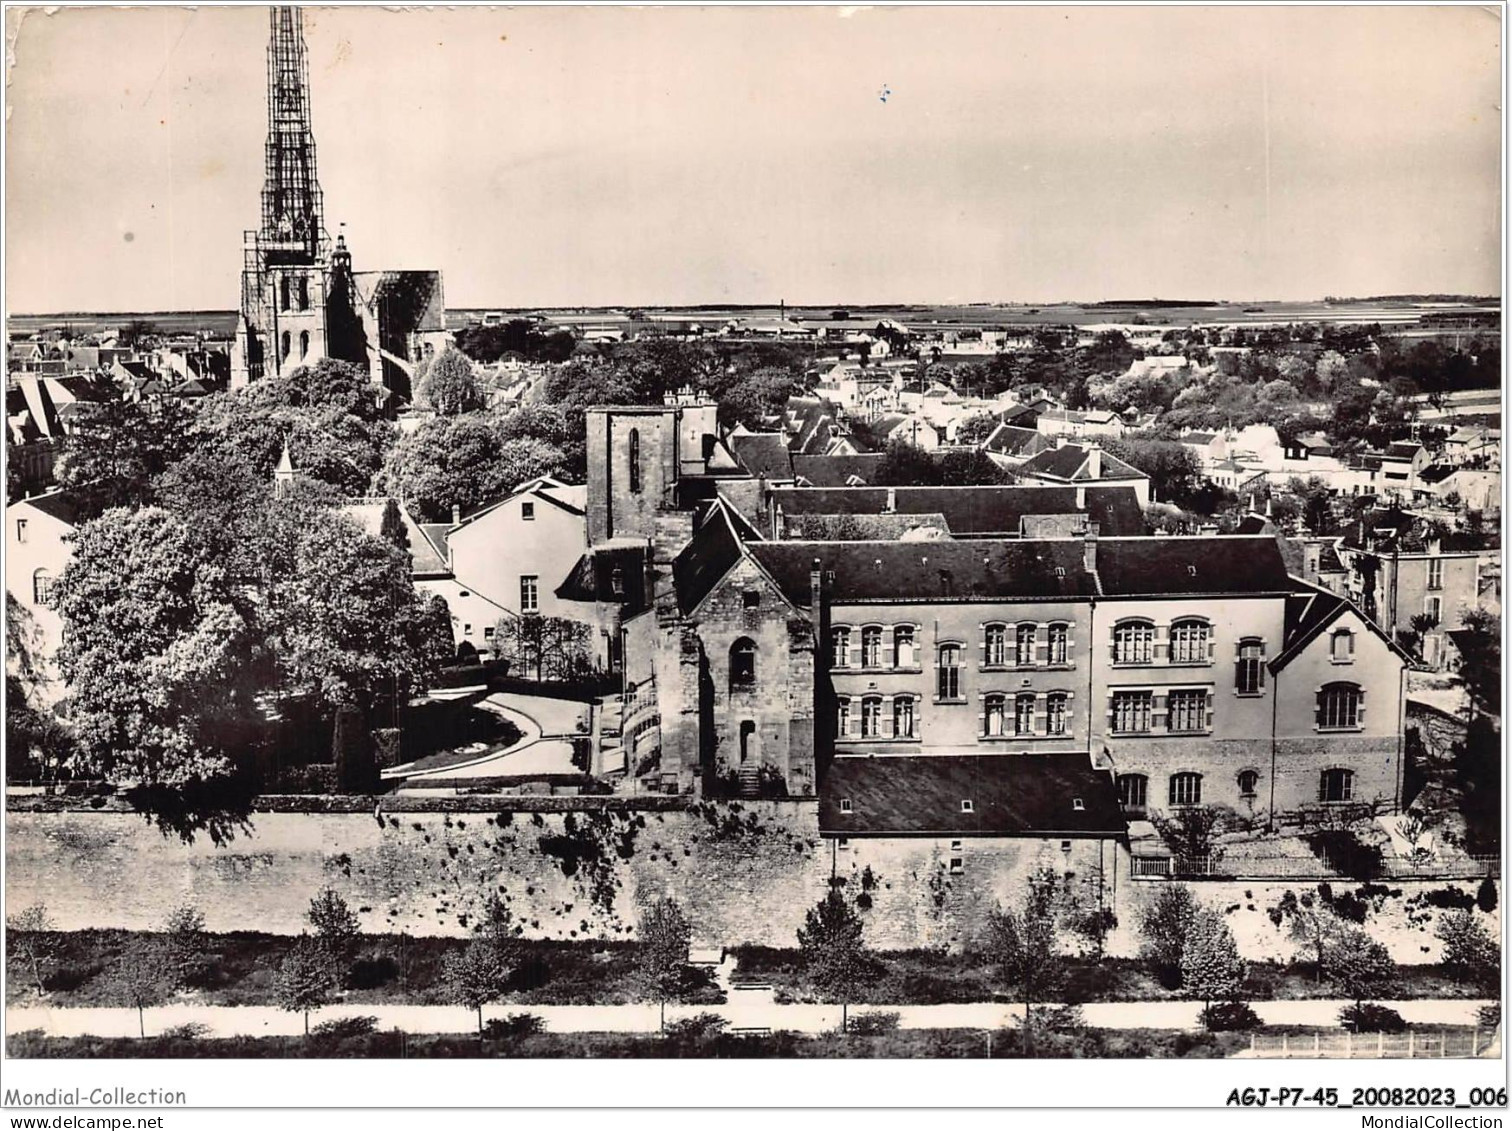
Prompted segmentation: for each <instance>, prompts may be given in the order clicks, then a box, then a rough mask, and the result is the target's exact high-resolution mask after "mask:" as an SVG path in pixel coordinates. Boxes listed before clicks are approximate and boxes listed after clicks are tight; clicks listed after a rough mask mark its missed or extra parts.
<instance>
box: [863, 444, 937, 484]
mask: <svg viewBox="0 0 1512 1131" xmlns="http://www.w3.org/2000/svg"><path fill="white" fill-rule="evenodd" d="M871 482H872V486H874V487H937V486H939V484H940V465H939V464H938V463H937V462H936V461H935V458H934V457H933V456H932V455H930V454H929V453H928V452H926V451H925V450H924V449H923V448H920V447H917V446H915V445H913V444H910V443H909V442H908V441H907V440H889V441H888V444H887V450H886V453H885V455H884V456H883V458H882V461H881V462H880V463H879V464H878V465H877V469H876V471H875V472H874V473H873V474H872V479H871Z"/></svg>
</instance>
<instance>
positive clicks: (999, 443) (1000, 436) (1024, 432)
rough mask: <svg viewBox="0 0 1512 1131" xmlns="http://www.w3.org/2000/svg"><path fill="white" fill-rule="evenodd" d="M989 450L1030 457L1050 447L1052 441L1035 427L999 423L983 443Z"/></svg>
mask: <svg viewBox="0 0 1512 1131" xmlns="http://www.w3.org/2000/svg"><path fill="white" fill-rule="evenodd" d="M983 446H984V447H985V448H986V449H987V450H988V451H989V452H997V453H998V454H999V455H1005V456H1019V457H1022V458H1023V459H1028V458H1029V457H1030V456H1036V455H1039V453H1040V452H1044V451H1048V450H1049V449H1050V441H1049V440H1047V439H1045V437H1044V434H1043V433H1040V432H1036V431H1035V430H1034V429H1033V428H1019V427H1017V426H1015V425H1012V424H999V425H998V426H997V428H996V430H994V431H993V433H992V435H990V436H988V437H987V442H986V443H985V444H984V445H983Z"/></svg>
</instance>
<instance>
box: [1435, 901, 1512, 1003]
mask: <svg viewBox="0 0 1512 1131" xmlns="http://www.w3.org/2000/svg"><path fill="white" fill-rule="evenodd" d="M1434 934H1435V935H1437V936H1438V939H1439V941H1440V942H1442V943H1443V944H1444V965H1445V966H1446V967H1448V968H1449V971H1450V972H1451V973H1452V974H1453V975H1454V977H1455V978H1457V979H1459V980H1460V981H1462V982H1469V983H1471V984H1472V985H1477V986H1481V987H1483V988H1484V989H1486V990H1488V991H1489V990H1494V989H1495V988H1496V986H1497V984H1498V983H1499V982H1500V981H1501V950H1500V948H1499V947H1498V946H1497V945H1496V940H1495V939H1493V938H1492V937H1491V935H1490V932H1488V931H1487V930H1486V928H1485V927H1483V926H1482V925H1481V922H1480V920H1479V919H1477V918H1476V917H1475V916H1474V915H1472V914H1471V913H1470V912H1468V911H1451V912H1449V914H1447V915H1445V916H1444V917H1443V918H1442V919H1440V920H1439V921H1438V925H1437V926H1436V927H1435V928H1434Z"/></svg>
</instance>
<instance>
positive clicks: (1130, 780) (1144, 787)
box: [1118, 774, 1150, 813]
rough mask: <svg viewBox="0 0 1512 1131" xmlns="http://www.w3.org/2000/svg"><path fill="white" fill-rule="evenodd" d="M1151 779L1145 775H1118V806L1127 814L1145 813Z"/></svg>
mask: <svg viewBox="0 0 1512 1131" xmlns="http://www.w3.org/2000/svg"><path fill="white" fill-rule="evenodd" d="M1149 787H1150V779H1149V778H1147V777H1145V776H1144V775H1143V774H1119V775H1118V804H1119V805H1120V806H1122V807H1123V811H1124V812H1125V813H1143V812H1144V811H1145V797H1146V794H1147V793H1148V791H1149Z"/></svg>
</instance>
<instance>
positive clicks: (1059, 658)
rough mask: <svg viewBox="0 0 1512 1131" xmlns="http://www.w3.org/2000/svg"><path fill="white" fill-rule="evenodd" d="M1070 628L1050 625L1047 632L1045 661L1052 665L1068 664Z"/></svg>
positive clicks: (1063, 625)
mask: <svg viewBox="0 0 1512 1131" xmlns="http://www.w3.org/2000/svg"><path fill="white" fill-rule="evenodd" d="M1070 640H1071V626H1070V625H1065V624H1052V625H1051V626H1050V630H1049V637H1048V649H1047V655H1046V661H1047V662H1048V663H1052V664H1065V663H1069V662H1070V660H1069V656H1070V648H1069V644H1070Z"/></svg>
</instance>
